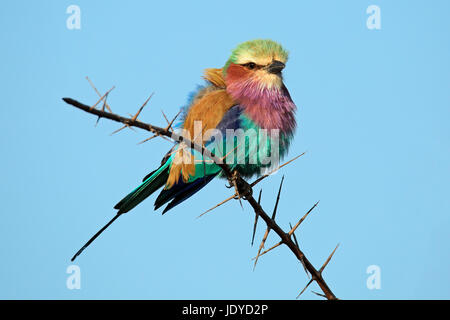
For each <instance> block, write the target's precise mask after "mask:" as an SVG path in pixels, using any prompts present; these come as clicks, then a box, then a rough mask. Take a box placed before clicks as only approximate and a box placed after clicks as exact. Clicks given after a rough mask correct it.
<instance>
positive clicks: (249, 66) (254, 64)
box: [246, 62, 256, 69]
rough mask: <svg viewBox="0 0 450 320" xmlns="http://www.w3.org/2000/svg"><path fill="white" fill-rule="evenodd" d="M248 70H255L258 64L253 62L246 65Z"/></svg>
mask: <svg viewBox="0 0 450 320" xmlns="http://www.w3.org/2000/svg"><path fill="white" fill-rule="evenodd" d="M246 66H247V68H249V69H255V68H256V63H253V62H249V63H247V64H246Z"/></svg>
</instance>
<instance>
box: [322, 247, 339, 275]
mask: <svg viewBox="0 0 450 320" xmlns="http://www.w3.org/2000/svg"><path fill="white" fill-rule="evenodd" d="M337 248H339V243H338V244H337V246H336V248H334V250H333V252H331V254H330V255H329V256H328V259H327V260H326V261H325V263H324V264H323V266H322V267H321V268H320V270H319V273H320V274H322V272H323V270H324V269H325V267H326V266H327V264H328V263H329V262H330V261H331V258H333V255H334V253H335V252H336V250H337Z"/></svg>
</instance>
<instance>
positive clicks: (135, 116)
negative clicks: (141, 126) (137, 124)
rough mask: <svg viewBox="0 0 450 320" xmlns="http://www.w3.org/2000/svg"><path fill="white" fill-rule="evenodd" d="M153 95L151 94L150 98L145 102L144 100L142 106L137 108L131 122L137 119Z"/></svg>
mask: <svg viewBox="0 0 450 320" xmlns="http://www.w3.org/2000/svg"><path fill="white" fill-rule="evenodd" d="M153 94H155V93H154V92H152V94H151V95H150V97H148V98H147V100H145V102H144V104H143V105H142V106H141V107H140V108H139V110H138V112H136V114H135V115H134V116H133V117H132V118H131V120H132V121H136V119H137V117H139V115H140V114H141V111H142V109H144V107H145V105H146V104H147V102H149V101H150V99H151V98H152V97H153Z"/></svg>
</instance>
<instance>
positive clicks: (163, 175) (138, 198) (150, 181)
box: [114, 161, 170, 214]
mask: <svg viewBox="0 0 450 320" xmlns="http://www.w3.org/2000/svg"><path fill="white" fill-rule="evenodd" d="M169 169H170V161H166V162H165V163H164V164H163V165H162V166H161V167H159V168H158V169H156V170H155V171H153V172H152V173H151V174H149V175H148V176H147V178H146V179H145V180H144V182H142V184H141V185H140V186H139V187H137V188H136V189H134V190H133V191H131V192H130V193H129V194H128V195H127V196H126V197H125V198H123V199H122V200H120V201H119V203H117V204H116V205H115V206H114V209H118V210H119V211H118V212H117V214H121V213H125V212H128V211H130V210H131V209H133V208H134V207H136V206H137V205H138V204H139V203H141V202H142V201H144V200H145V199H146V198H147V197H148V196H150V195H151V194H152V193H153V192H155V191H156V190H158V189H159V188H161V187H162V186H163V185H164V184H165V183H166V181H167V178H168V177H169Z"/></svg>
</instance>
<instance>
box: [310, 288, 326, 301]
mask: <svg viewBox="0 0 450 320" xmlns="http://www.w3.org/2000/svg"><path fill="white" fill-rule="evenodd" d="M311 292H312V293H314V294H316V295H318V296H319V297H323V298H325V299H326V298H327V296H326V295H324V294H321V293H318V292H315V291H312V290H311Z"/></svg>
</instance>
